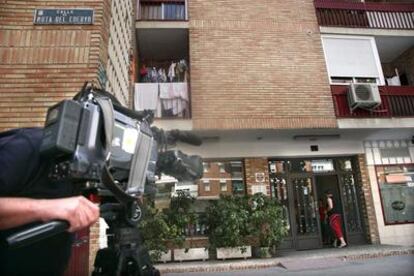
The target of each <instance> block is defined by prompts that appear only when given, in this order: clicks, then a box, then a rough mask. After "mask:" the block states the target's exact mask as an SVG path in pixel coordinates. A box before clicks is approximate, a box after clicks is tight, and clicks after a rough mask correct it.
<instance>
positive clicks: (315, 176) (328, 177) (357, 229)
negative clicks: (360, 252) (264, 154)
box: [269, 157, 366, 250]
mask: <svg viewBox="0 0 414 276" xmlns="http://www.w3.org/2000/svg"><path fill="white" fill-rule="evenodd" d="M357 170H358V165H357V163H356V161H355V160H354V159H353V158H351V157H338V158H314V159H293V158H292V159H287V160H270V161H269V176H270V182H271V196H272V198H274V199H275V200H278V201H279V202H280V203H281V205H282V206H283V207H284V210H285V219H286V220H287V222H288V225H289V233H288V235H287V237H285V239H284V241H283V242H282V244H281V245H280V249H285V248H295V249H299V250H300V249H311V248H321V247H322V233H321V224H320V214H319V202H318V199H323V197H324V192H325V190H326V189H331V190H334V191H335V196H336V202H337V203H338V206H337V207H338V211H339V212H340V213H341V214H342V216H343V222H344V228H343V230H344V234H345V238H346V240H347V242H348V243H349V244H362V243H365V242H366V240H365V235H364V226H363V224H362V217H361V216H362V215H361V210H362V209H361V202H360V199H361V195H362V192H361V189H362V187H361V185H360V183H359V182H358V180H357V179H358V178H357V175H356V171H357Z"/></svg>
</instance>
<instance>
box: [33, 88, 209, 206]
mask: <svg viewBox="0 0 414 276" xmlns="http://www.w3.org/2000/svg"><path fill="white" fill-rule="evenodd" d="M152 116H153V115H152V113H151V112H135V111H132V110H130V109H127V108H125V107H123V106H121V104H120V103H119V102H118V101H117V100H116V98H114V97H113V96H112V95H111V94H109V93H107V92H105V91H102V90H97V89H96V88H93V87H91V86H86V87H84V88H83V89H82V92H81V93H79V94H78V95H76V96H75V98H74V99H73V100H64V101H62V102H60V103H58V104H57V105H55V106H52V107H51V108H49V110H48V112H47V117H46V122H45V130H44V139H43V142H42V145H41V149H40V151H41V153H42V154H43V155H46V156H48V157H50V158H53V159H54V160H55V165H54V168H53V171H52V172H51V177H52V178H54V179H69V180H70V181H73V182H84V181H89V182H91V183H95V184H97V185H98V188H99V189H101V190H105V189H109V190H111V191H112V192H114V191H113V190H112V189H114V187H113V185H112V183H110V184H109V186H110V187H107V184H108V183H102V174H105V173H106V169H108V171H107V172H108V174H109V176H111V177H112V178H113V180H114V182H116V183H117V187H115V188H119V189H118V190H120V191H121V192H123V193H124V197H123V198H125V197H127V198H128V197H129V198H136V197H137V196H141V195H143V194H144V192H145V184H149V183H153V182H154V181H155V176H156V175H160V174H161V173H167V174H168V175H171V176H173V177H175V178H177V179H178V180H196V179H199V178H201V176H202V172H203V170H202V161H201V158H200V157H198V156H187V155H186V154H184V153H182V152H181V151H177V150H172V151H167V150H166V149H167V148H166V145H168V144H174V143H175V142H176V141H183V142H186V143H190V144H193V145H200V144H201V140H200V139H199V138H198V137H197V136H195V135H193V134H191V133H189V132H181V131H179V130H173V131H169V132H164V131H163V130H160V129H158V128H156V127H152V128H151V127H150V124H151V123H152V120H153V118H152ZM120 191H117V192H115V194H114V195H115V196H117V195H118V192H120ZM121 201H123V199H122V200H121Z"/></svg>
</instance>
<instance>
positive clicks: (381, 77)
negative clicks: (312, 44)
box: [321, 34, 385, 85]
mask: <svg viewBox="0 0 414 276" xmlns="http://www.w3.org/2000/svg"><path fill="white" fill-rule="evenodd" d="M324 38H333V39H335V38H336V39H349V40H369V41H370V43H371V49H372V51H373V54H374V59H375V65H376V67H377V70H378V78H376V79H377V84H378V85H385V77H384V72H383V70H382V64H381V59H380V56H379V52H378V48H377V44H376V42H375V37H373V36H355V35H334V34H321V44H322V50H323V54H324V61H325V66H326V71H327V73H328V77H329V84H330V85H344V83H342V84H341V83H337V82H332V77H334V78H335V77H337V78H339V77H343V76H332V75H331V72H329V66H328V60H327V52H326V51H327V50H326V46H325V45H324ZM356 78H358V79H360V78H364V77H355V76H354V77H352V79H353V82H354V81H355V79H356ZM366 78H372V77H366Z"/></svg>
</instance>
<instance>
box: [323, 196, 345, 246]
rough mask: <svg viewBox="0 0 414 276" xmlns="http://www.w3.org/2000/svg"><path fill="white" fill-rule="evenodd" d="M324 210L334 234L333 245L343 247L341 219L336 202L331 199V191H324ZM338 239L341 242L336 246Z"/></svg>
mask: <svg viewBox="0 0 414 276" xmlns="http://www.w3.org/2000/svg"><path fill="white" fill-rule="evenodd" d="M325 195H326V210H327V215H328V221H329V225H330V226H331V229H332V232H333V233H334V235H335V241H334V247H338V248H343V247H345V246H347V244H346V242H345V239H344V235H343V233H342V219H341V215H340V214H339V212H338V210H337V207H336V204H335V202H334V199H333V195H332V192H331V191H329V190H328V191H326V192H325ZM338 240H339V241H340V242H341V243H340V244H339V246H337V242H338Z"/></svg>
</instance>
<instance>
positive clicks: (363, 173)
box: [357, 154, 380, 244]
mask: <svg viewBox="0 0 414 276" xmlns="http://www.w3.org/2000/svg"><path fill="white" fill-rule="evenodd" d="M358 166H359V172H358V176H357V177H358V178H359V182H360V183H361V184H362V195H361V196H362V198H361V202H362V210H361V211H362V216H363V219H364V224H365V232H366V235H367V239H368V241H370V242H371V243H373V244H378V243H379V242H380V239H379V232H378V223H377V218H376V216H375V208H374V199H373V197H372V189H371V182H370V181H369V175H368V171H367V165H366V162H365V156H364V155H363V154H360V155H358Z"/></svg>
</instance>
